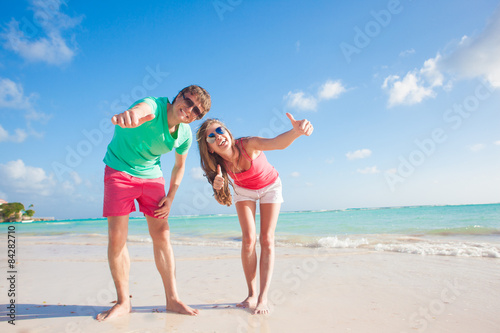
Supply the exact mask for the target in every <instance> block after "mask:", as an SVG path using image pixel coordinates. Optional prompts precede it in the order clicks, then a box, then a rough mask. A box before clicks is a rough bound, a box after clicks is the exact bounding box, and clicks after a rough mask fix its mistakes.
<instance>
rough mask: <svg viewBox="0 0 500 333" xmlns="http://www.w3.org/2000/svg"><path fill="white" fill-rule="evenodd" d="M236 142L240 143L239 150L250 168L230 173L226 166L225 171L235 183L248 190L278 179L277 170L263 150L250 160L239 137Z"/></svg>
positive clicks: (257, 188)
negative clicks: (248, 162) (249, 164)
mask: <svg viewBox="0 0 500 333" xmlns="http://www.w3.org/2000/svg"><path fill="white" fill-rule="evenodd" d="M236 144H239V145H240V147H241V151H242V152H243V153H244V154H243V155H244V156H245V157H246V158H247V159H248V160H249V161H250V163H251V166H250V169H248V170H246V171H243V172H238V173H232V172H231V171H229V168H228V167H226V170H228V172H227V173H228V174H229V176H230V177H231V178H232V179H233V180H234V183H235V184H236V185H238V186H241V187H244V188H248V189H250V190H259V189H261V188H264V187H266V186H269V185H271V184H272V183H274V182H275V181H276V179H278V176H279V174H278V171H276V169H275V168H274V167H273V166H272V165H271V164H269V162H268V161H267V158H266V155H264V152H261V153H260V154H259V156H257V158H256V159H254V160H252V159H251V158H250V156H248V154H247V152H246V150H245V148H243V144H242V143H241V139H240V140H238V141H237V142H236Z"/></svg>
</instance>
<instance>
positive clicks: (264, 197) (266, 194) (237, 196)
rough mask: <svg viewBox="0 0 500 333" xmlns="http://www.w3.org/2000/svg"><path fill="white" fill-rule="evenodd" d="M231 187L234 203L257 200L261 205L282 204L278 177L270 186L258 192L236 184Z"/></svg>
mask: <svg viewBox="0 0 500 333" xmlns="http://www.w3.org/2000/svg"><path fill="white" fill-rule="evenodd" d="M233 185H234V195H233V202H234V203H237V202H238V201H254V202H255V201H257V200H260V203H261V204H266V203H282V202H283V194H282V186H281V179H280V178H279V177H278V178H277V179H276V180H275V181H274V183H272V184H271V185H268V186H266V187H264V188H261V189H258V190H251V189H248V188H244V187H241V186H238V185H236V184H233Z"/></svg>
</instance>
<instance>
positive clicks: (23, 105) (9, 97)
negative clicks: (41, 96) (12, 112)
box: [0, 77, 36, 110]
mask: <svg viewBox="0 0 500 333" xmlns="http://www.w3.org/2000/svg"><path fill="white" fill-rule="evenodd" d="M35 98H36V94H31V95H30V96H25V95H24V89H23V86H22V85H21V84H18V83H16V82H14V81H12V80H10V79H6V78H1V77H0V108H12V109H24V110H29V109H33V104H32V101H33V99H35Z"/></svg>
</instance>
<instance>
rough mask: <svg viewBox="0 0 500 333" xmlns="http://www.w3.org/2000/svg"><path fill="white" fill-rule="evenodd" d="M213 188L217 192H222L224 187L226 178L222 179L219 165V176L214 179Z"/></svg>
mask: <svg viewBox="0 0 500 333" xmlns="http://www.w3.org/2000/svg"><path fill="white" fill-rule="evenodd" d="M213 187H214V189H215V190H217V191H219V190H221V189H222V187H224V178H223V177H222V170H221V168H220V165H219V164H217V175H216V176H215V178H214V183H213Z"/></svg>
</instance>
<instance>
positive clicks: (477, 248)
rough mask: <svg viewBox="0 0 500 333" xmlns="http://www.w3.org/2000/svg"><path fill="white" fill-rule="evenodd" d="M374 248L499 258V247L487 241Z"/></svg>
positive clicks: (393, 244) (426, 253) (389, 250)
mask: <svg viewBox="0 0 500 333" xmlns="http://www.w3.org/2000/svg"><path fill="white" fill-rule="evenodd" d="M375 250H377V251H385V252H400V253H409V254H419V255H424V256H425V255H440V256H454V257H487V258H500V247H497V246H494V245H492V244H487V243H460V242H457V243H430V242H420V243H399V244H398V243H391V244H382V243H379V244H377V245H375Z"/></svg>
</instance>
